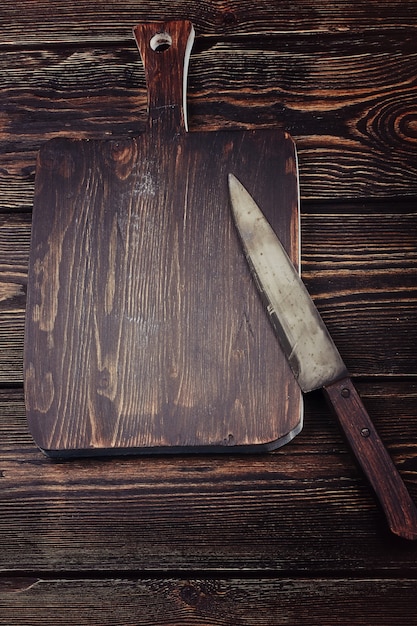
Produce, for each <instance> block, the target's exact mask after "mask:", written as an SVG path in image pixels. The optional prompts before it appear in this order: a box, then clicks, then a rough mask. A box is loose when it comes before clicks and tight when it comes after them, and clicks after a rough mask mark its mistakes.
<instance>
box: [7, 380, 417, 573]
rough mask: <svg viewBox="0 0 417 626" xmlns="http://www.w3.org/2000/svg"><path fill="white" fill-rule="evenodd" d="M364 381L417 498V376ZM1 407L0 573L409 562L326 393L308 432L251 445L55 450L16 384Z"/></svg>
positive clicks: (362, 388)
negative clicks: (187, 452) (270, 444)
mask: <svg viewBox="0 0 417 626" xmlns="http://www.w3.org/2000/svg"><path fill="white" fill-rule="evenodd" d="M358 389H359V392H360V393H361V395H362V397H363V400H364V403H365V405H366V407H367V409H368V410H369V412H370V414H371V415H372V417H373V418H374V423H375V425H376V427H377V429H378V430H379V432H380V435H381V438H382V439H383V440H384V443H385V444H386V445H387V448H388V450H389V452H390V454H391V455H392V457H393V460H394V462H395V464H396V465H397V467H398V469H399V471H400V473H401V474H402V476H403V478H404V480H405V481H406V484H407V487H408V488H409V490H410V493H411V495H412V497H413V498H414V500H417V465H416V458H417V456H416V441H417V416H416V405H417V403H416V398H417V388H416V385H415V384H410V383H389V384H388V383H387V384H385V385H384V386H382V385H376V386H374V385H372V384H367V385H363V384H360V385H358ZM0 416H1V417H0V424H1V438H0V445H1V447H0V486H1V490H0V571H3V572H13V571H15V572H19V571H24V570H26V571H39V572H41V571H43V572H47V571H51V570H52V571H58V570H64V571H72V572H76V571H96V572H98V571H106V570H107V571H108V570H120V571H134V570H136V571H138V570H146V571H151V570H162V569H163V570H167V569H171V570H184V571H185V570H190V569H191V570H192V569H194V570H217V569H218V568H222V569H236V568H238V569H241V568H245V569H248V568H249V569H252V570H270V571H275V572H276V571H292V572H300V571H306V570H308V571H310V572H316V573H318V572H324V571H334V572H342V571H347V570H349V571H350V570H355V569H365V570H367V571H371V570H381V571H382V570H384V571H386V572H389V571H390V572H397V573H400V572H401V571H404V569H407V570H409V571H410V572H411V571H413V572H415V570H416V563H417V558H416V557H417V544H414V543H409V542H406V543H403V542H401V541H400V540H398V539H397V538H395V537H394V536H392V535H390V534H389V533H388V530H387V528H386V526H385V521H384V517H383V514H382V513H381V512H380V511H379V510H378V508H377V506H376V504H375V501H374V498H373V496H372V494H371V492H370V490H369V488H368V486H367V485H366V484H365V481H364V479H363V477H362V475H361V473H360V472H359V470H357V468H356V466H355V464H354V461H353V458H352V456H351V454H350V453H349V451H348V449H347V447H346V446H345V444H344V442H343V439H342V437H341V435H340V433H339V431H338V428H337V426H336V424H335V422H334V420H333V419H332V418H331V416H330V414H329V412H328V410H327V408H326V406H325V403H324V401H323V399H322V396H321V394H312V395H310V396H308V397H306V416H305V428H304V430H303V431H302V433H301V434H300V435H299V436H298V437H297V438H296V439H295V440H294V441H293V442H292V443H291V444H289V445H287V446H285V447H284V448H282V449H281V450H280V451H278V452H276V453H273V454H268V455H259V456H233V455H227V456H207V455H199V456H188V457H187V456H175V457H159V458H156V457H154V458H149V457H141V458H138V457H130V458H114V459H84V460H82V459H81V460H72V461H68V462H60V463H58V462H51V461H50V460H49V459H47V458H46V457H44V456H43V455H42V454H41V453H40V452H39V451H37V449H36V448H35V446H34V444H33V442H32V440H31V438H30V435H29V434H28V432H27V429H26V420H25V415H24V406H23V401H22V394H21V392H18V391H17V390H16V391H8V392H7V391H3V392H2V393H1V395H0ZM307 512H308V513H307Z"/></svg>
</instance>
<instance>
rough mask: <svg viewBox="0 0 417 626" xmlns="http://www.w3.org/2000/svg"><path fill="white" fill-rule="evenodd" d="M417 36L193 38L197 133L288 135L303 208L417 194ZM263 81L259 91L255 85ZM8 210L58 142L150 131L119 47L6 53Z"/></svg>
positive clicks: (133, 73)
mask: <svg viewBox="0 0 417 626" xmlns="http://www.w3.org/2000/svg"><path fill="white" fill-rule="evenodd" d="M415 42H416V38H415V37H414V39H411V38H410V36H408V35H407V36H405V35H404V33H403V32H396V33H395V34H393V33H392V32H390V31H389V29H388V28H387V30H386V31H385V32H384V33H383V34H382V35H381V33H380V32H378V33H375V34H366V35H360V36H358V35H357V34H355V33H350V32H348V33H347V34H344V35H343V37H342V38H341V37H340V36H339V37H335V36H334V34H333V35H330V34H328V35H323V34H322V33H319V34H315V35H311V34H309V35H306V34H299V35H298V36H297V37H295V36H292V37H289V36H288V35H283V36H282V37H279V36H276V37H271V36H268V37H261V38H259V39H243V40H240V39H238V40H237V41H220V42H213V44H210V45H209V47H208V48H207V47H206V46H204V42H203V41H201V40H200V43H199V42H198V40H197V44H196V47H195V51H194V52H193V55H192V59H191V65H190V73H189V92H188V96H189V97H188V100H189V115H190V128H191V130H196V131H198V130H223V129H227V128H236V127H240V128H260V127H265V128H285V129H286V130H287V131H289V132H290V133H291V134H292V135H293V136H294V138H295V140H296V143H297V148H298V152H299V162H300V181H301V194H302V197H303V198H333V199H334V198H348V197H351V198H353V197H369V196H372V195H373V196H379V197H392V196H393V195H395V194H398V195H403V196H410V195H417V182H416V181H417V176H416V173H417V167H416V159H415V128H414V124H413V115H414V114H413V111H414V102H415V90H416V87H415V65H416V57H417V48H416V43H415ZM260 78H261V81H260ZM0 86H1V90H0V110H1V111H2V123H1V126H0V147H1V152H0V191H1V198H2V199H1V205H2V206H3V208H9V209H11V208H16V207H17V208H19V207H21V206H22V205H23V204H24V205H26V206H27V207H28V206H30V205H31V202H32V194H33V180H34V167H35V155H36V151H37V149H38V148H39V146H40V145H41V144H42V143H43V142H44V141H45V140H46V139H49V138H51V137H56V136H62V135H65V136H72V137H86V138H105V137H110V136H131V135H134V134H138V133H139V132H140V131H141V130H143V127H144V122H145V117H146V112H145V109H146V95H145V88H144V74H143V70H142V67H141V62H140V60H139V56H138V53H137V51H136V49H135V46H134V42H133V38H132V37H130V38H129V39H128V40H126V42H125V43H124V45H123V46H120V45H115V46H114V47H113V46H110V47H108V46H106V47H103V45H102V44H101V45H99V44H97V47H78V46H76V47H64V48H59V49H50V48H49V49H48V48H47V49H40V50H30V51H27V50H25V51H21V50H13V51H4V52H2V69H1V70H0Z"/></svg>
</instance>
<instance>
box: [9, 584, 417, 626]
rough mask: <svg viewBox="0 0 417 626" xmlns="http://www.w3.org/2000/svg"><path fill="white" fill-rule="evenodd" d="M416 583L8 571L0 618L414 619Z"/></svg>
mask: <svg viewBox="0 0 417 626" xmlns="http://www.w3.org/2000/svg"><path fill="white" fill-rule="evenodd" d="M416 591H417V583H416V581H415V580H413V579H408V578H403V579H400V580H396V579H393V578H387V579H381V578H374V579H372V578H369V577H366V578H359V577H356V578H353V579H351V580H328V579H326V578H310V579H309V578H301V579H299V580H293V579H291V578H285V577H284V578H281V579H280V580H273V579H270V578H262V577H255V578H253V579H251V580H245V579H240V578H239V577H238V576H237V575H235V576H234V577H233V578H230V579H227V578H220V579H216V580H214V579H212V578H204V577H203V578H197V579H196V578H189V579H185V580H183V579H178V578H168V577H167V578H161V579H160V580H155V579H152V578H145V579H136V578H133V579H126V578H124V577H120V578H107V579H104V580H94V579H89V578H81V579H80V580H68V579H66V578H65V577H62V578H61V579H48V580H43V579H42V578H36V577H34V578H27V579H25V578H15V579H13V578H11V579H6V580H5V581H4V582H3V584H2V585H1V586H0V608H1V609H2V611H1V616H0V624H2V625H4V626H6V625H7V626H17V625H21V624H28V623H42V622H44V621H49V620H53V622H54V624H56V625H57V626H61V625H62V626H67V624H68V621H69V620H71V623H75V622H76V623H77V626H87V625H89V624H100V625H101V626H113V625H114V623H115V621H114V620H115V609H114V607H115V606H117V607H118V608H117V619H118V623H119V624H120V623H122V624H123V625H124V626H145V625H146V624H152V625H155V626H177V625H178V626H180V625H181V626H184V624H195V625H196V626H198V625H200V626H207V624H213V625H216V626H243V625H244V626H250V625H253V626H281V625H282V626H333V625H334V624H335V623H338V624H342V625H345V626H392V625H393V624H395V625H396V626H412V625H413V624H415V623H416V622H415V606H414V598H415V594H416Z"/></svg>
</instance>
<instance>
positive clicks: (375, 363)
mask: <svg viewBox="0 0 417 626" xmlns="http://www.w3.org/2000/svg"><path fill="white" fill-rule="evenodd" d="M413 208H414V205H413V203H412V202H411V201H410V202H408V203H403V204H401V203H396V205H395V206H393V205H391V204H390V203H389V202H388V201H385V203H383V202H379V203H375V202H371V201H368V202H365V203H364V204H362V203H358V204H353V203H350V204H349V203H348V204H341V205H337V204H334V203H333V204H331V205H326V204H324V203H318V204H317V203H307V202H304V203H303V205H302V215H301V231H302V258H301V267H302V276H303V279H304V281H305V283H306V285H307V287H308V289H309V291H310V293H311V295H312V296H313V298H314V300H315V302H316V304H317V306H318V307H319V310H320V312H321V314H322V316H323V318H324V319H325V322H326V324H327V325H328V327H329V329H330V331H331V334H332V336H333V338H334V340H335V342H336V344H337V346H338V347H339V349H340V350H341V352H342V355H343V358H344V359H345V361H346V363H347V365H348V368H349V370H350V371H351V372H352V373H353V374H355V376H369V375H372V376H402V375H407V376H410V375H411V376H412V375H413V374H414V373H415V371H416V357H415V349H414V346H415V345H417V335H416V333H417V312H416V302H417V293H416V280H415V276H416V272H417V217H416V214H415V211H413ZM29 244H30V215H27V214H26V215H25V214H20V215H15V216H13V215H9V216H8V217H6V216H4V218H3V221H2V222H1V227H0V285H1V289H2V298H1V302H0V333H1V337H2V340H1V345H2V350H1V352H0V371H1V374H0V379H1V380H2V382H3V383H5V384H7V381H8V380H9V381H13V382H17V381H20V382H22V376H23V373H22V363H21V359H22V352H23V330H24V307H25V302H26V297H25V293H26V282H27V264H28V257H29ZM381 337H383V340H381Z"/></svg>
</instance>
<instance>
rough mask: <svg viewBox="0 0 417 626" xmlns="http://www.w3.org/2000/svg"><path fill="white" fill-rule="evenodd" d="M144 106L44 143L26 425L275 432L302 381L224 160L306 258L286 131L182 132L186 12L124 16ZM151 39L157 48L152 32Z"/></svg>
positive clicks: (189, 442)
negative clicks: (135, 115)
mask: <svg viewBox="0 0 417 626" xmlns="http://www.w3.org/2000/svg"><path fill="white" fill-rule="evenodd" d="M134 32H135V36H136V39H137V42H138V47H139V50H140V53H141V57H142V60H143V63H144V66H145V70H146V78H147V86H148V100H149V124H148V128H147V130H146V132H144V133H143V134H141V135H140V136H139V137H137V138H133V139H132V138H129V139H126V140H122V141H115V140H107V139H106V140H102V141H88V140H73V139H62V138H57V139H53V140H51V141H49V142H47V143H46V144H45V145H44V146H43V148H42V149H41V151H40V154H39V158H38V165H37V173H36V188H35V199H34V207H33V229H32V244H31V254H30V263H29V282H28V300H27V314H26V335H25V358H24V376H25V396H26V406H27V417H28V424H29V428H30V430H31V432H32V435H33V437H34V440H35V442H36V443H37V445H38V446H39V447H40V448H41V449H42V450H43V451H44V452H45V453H46V454H48V455H51V456H59V457H64V456H70V455H78V456H79V455H92V454H126V453H152V452H157V453H162V452H207V451H213V452H220V451H227V452H229V451H232V450H235V451H240V452H242V451H249V452H253V451H256V450H271V449H273V448H275V447H278V446H280V445H282V444H284V443H286V442H287V441H289V440H290V439H291V438H292V437H293V436H294V435H295V434H297V432H299V431H300V429H301V425H302V399H301V394H300V391H299V388H298V385H297V383H296V382H295V380H294V378H293V375H292V373H291V371H290V370H289V368H288V366H287V363H286V359H285V357H284V356H283V354H282V352H281V349H280V347H279V344H278V341H277V340H276V338H275V336H274V334H273V331H272V329H271V326H270V323H269V320H268V317H267V314H266V312H265V310H264V308H263V305H262V303H261V301H260V299H259V296H258V293H257V290H256V288H255V286H254V284H253V282H252V278H251V275H250V272H249V269H248V267H247V264H246V261H245V258H244V255H243V252H242V249H241V245H240V243H239V240H238V236H237V233H236V231H235V227H234V225H233V220H232V216H231V210H230V201H229V194H228V184H227V176H228V173H229V172H232V173H233V174H235V175H236V176H237V177H238V178H239V180H240V181H241V182H242V183H243V184H244V185H245V187H246V188H247V189H248V191H249V192H250V193H251V194H252V195H253V197H254V198H255V199H256V201H257V202H258V203H259V205H260V207H261V208H262V210H263V211H264V213H265V214H266V215H267V216H268V218H269V220H270V222H271V224H272V226H273V227H274V229H275V230H276V232H277V234H278V235H279V237H280V238H281V240H282V241H283V242H284V245H285V246H286V248H287V251H288V253H289V255H290V257H291V258H292V260H293V261H294V262H295V263H296V264H297V263H298V258H299V238H298V236H299V201H298V179H297V165H296V154H295V148H294V144H293V142H292V140H291V138H290V137H289V136H287V135H286V134H284V133H282V132H281V131H279V130H276V131H270V130H249V131H227V132H204V133H203V132H187V126H186V119H185V106H184V95H185V87H184V78H185V77H186V73H187V65H188V56H189V52H190V48H191V42H192V38H193V28H192V26H191V24H190V23H189V22H167V23H164V24H145V25H140V26H138V27H136V29H135V30H134ZM154 48H155V49H154Z"/></svg>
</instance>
